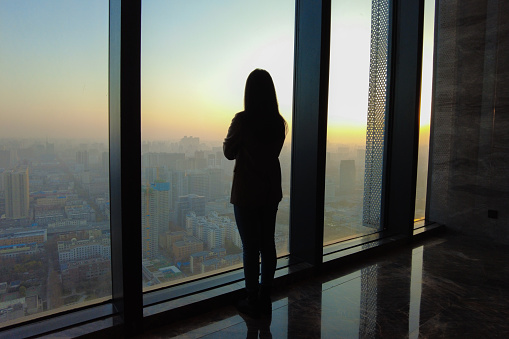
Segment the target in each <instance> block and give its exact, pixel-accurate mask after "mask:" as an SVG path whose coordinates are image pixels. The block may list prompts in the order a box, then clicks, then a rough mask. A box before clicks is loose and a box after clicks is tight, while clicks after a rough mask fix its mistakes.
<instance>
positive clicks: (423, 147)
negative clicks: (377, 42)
mask: <svg viewBox="0 0 509 339" xmlns="http://www.w3.org/2000/svg"><path fill="white" fill-rule="evenodd" d="M434 32H435V1H434V0H426V1H425V2H424V34H423V42H422V44H423V45H422V47H423V48H422V81H421V121H420V130H419V158H418V163H417V187H416V197H415V217H414V218H415V221H416V222H417V221H424V217H425V212H426V189H427V184H428V158H429V128H430V118H431V84H432V80H433V41H434ZM415 225H416V226H421V225H422V223H416V224H415Z"/></svg>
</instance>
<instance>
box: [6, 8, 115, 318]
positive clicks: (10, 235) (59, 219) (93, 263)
mask: <svg viewBox="0 0 509 339" xmlns="http://www.w3.org/2000/svg"><path fill="white" fill-rule="evenodd" d="M0 32H1V33H0V46H1V47H0V48H1V51H2V52H1V58H0V115H1V117H2V118H1V120H2V122H1V123H0V136H1V137H0V179H1V180H0V327H3V326H7V325H10V324H13V323H17V322H21V321H24V320H27V319H33V318H35V317H39V316H42V315H47V314H49V313H55V312H59V311H64V310H69V309H73V308H76V307H78V306H84V305H88V304H91V303H96V302H99V301H103V300H105V299H108V298H110V296H111V273H110V266H111V265H110V223H109V184H108V180H109V179H108V176H109V173H108V1H105V0H100V1H99V0H97V1H86V2H83V1H70V0H63V1H57V0H54V1H21V0H11V1H9V0H4V1H1V2H0Z"/></svg>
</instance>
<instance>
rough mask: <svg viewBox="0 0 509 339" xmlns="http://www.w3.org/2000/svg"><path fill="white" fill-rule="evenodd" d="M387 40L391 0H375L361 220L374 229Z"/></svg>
mask: <svg viewBox="0 0 509 339" xmlns="http://www.w3.org/2000/svg"><path fill="white" fill-rule="evenodd" d="M388 37H389V1H388V0H373V1H372V2H371V51H370V60H369V96H368V125H367V131H366V161H365V172H364V201H363V211H362V221H363V224H364V226H367V227H372V228H375V229H379V228H380V212H381V211H380V208H381V200H382V170H383V154H384V136H385V104H386V96H387V56H388Z"/></svg>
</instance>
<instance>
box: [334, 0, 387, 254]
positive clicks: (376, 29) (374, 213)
mask: <svg viewBox="0 0 509 339" xmlns="http://www.w3.org/2000/svg"><path fill="white" fill-rule="evenodd" d="M388 28H389V16H388V2H387V1H370V0H366V1H356V2H351V1H341V0H336V1H332V9H331V39H330V40H331V48H330V81H329V107H328V128H327V157H326V176H325V210H324V244H325V245H327V244H330V243H333V242H337V241H341V240H346V239H350V238H353V237H358V236H362V235H365V234H370V233H373V232H377V231H378V230H379V229H380V227H381V223H380V213H381V211H380V208H381V207H380V206H381V188H382V166H383V147H384V135H385V104H386V82H387V46H388Z"/></svg>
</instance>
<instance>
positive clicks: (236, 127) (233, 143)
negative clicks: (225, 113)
mask: <svg viewBox="0 0 509 339" xmlns="http://www.w3.org/2000/svg"><path fill="white" fill-rule="evenodd" d="M239 145H240V118H239V113H237V114H235V117H233V119H232V123H231V124H230V128H228V134H227V135H226V138H225V139H224V141H223V153H224V156H225V157H226V159H228V160H234V159H235V158H236V157H237V153H238V151H239Z"/></svg>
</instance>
